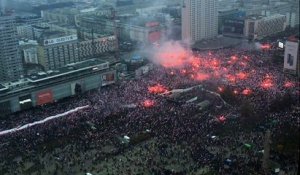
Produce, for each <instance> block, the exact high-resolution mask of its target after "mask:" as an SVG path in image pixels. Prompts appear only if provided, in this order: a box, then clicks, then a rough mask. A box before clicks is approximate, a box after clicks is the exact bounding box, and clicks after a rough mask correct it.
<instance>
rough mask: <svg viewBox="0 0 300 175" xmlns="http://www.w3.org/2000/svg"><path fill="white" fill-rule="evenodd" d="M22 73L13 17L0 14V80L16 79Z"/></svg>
mask: <svg viewBox="0 0 300 175" xmlns="http://www.w3.org/2000/svg"><path fill="white" fill-rule="evenodd" d="M22 75H23V63H22V59H21V57H20V54H19V51H18V40H17V30H16V26H15V18H14V17H13V16H0V82H5V81H13V80H17V79H19V78H20V77H21V76H22Z"/></svg>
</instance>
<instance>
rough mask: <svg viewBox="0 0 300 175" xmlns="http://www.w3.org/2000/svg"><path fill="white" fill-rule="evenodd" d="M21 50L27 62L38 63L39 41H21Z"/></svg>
mask: <svg viewBox="0 0 300 175" xmlns="http://www.w3.org/2000/svg"><path fill="white" fill-rule="evenodd" d="M19 45H20V51H21V55H22V58H23V61H24V63H25V64H28V63H29V64H30V63H31V64H38V63H39V61H38V42H37V41H35V40H26V41H20V42H19Z"/></svg>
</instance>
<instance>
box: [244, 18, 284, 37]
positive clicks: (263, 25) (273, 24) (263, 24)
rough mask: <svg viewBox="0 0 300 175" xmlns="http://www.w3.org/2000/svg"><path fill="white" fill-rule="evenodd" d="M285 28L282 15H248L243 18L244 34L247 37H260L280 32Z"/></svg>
mask: <svg viewBox="0 0 300 175" xmlns="http://www.w3.org/2000/svg"><path fill="white" fill-rule="evenodd" d="M285 28H286V17H285V16H284V15H279V14H277V15H272V16H260V15H250V16H248V17H247V18H246V19H245V30H244V36H245V37H246V38H249V39H262V38H264V37H266V36H270V35H273V34H275V33H278V32H282V31H284V30H285Z"/></svg>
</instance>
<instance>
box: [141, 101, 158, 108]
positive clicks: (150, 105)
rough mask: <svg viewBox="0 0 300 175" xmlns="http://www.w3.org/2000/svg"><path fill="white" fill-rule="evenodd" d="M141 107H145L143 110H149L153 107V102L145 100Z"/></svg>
mask: <svg viewBox="0 0 300 175" xmlns="http://www.w3.org/2000/svg"><path fill="white" fill-rule="evenodd" d="M142 105H143V106H144V107H145V108H151V107H153V106H154V105H155V101H153V100H145V101H144V102H143V103H142Z"/></svg>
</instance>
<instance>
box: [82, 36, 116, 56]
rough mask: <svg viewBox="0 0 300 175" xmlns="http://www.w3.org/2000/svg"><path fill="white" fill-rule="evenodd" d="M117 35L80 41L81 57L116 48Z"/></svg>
mask: <svg viewBox="0 0 300 175" xmlns="http://www.w3.org/2000/svg"><path fill="white" fill-rule="evenodd" d="M116 42H117V40H116V37H115V36H107V37H101V38H95V39H88V40H84V41H80V42H79V57H80V58H82V59H87V58H91V57H95V56H98V55H100V54H103V53H105V52H112V51H115V50H116Z"/></svg>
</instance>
